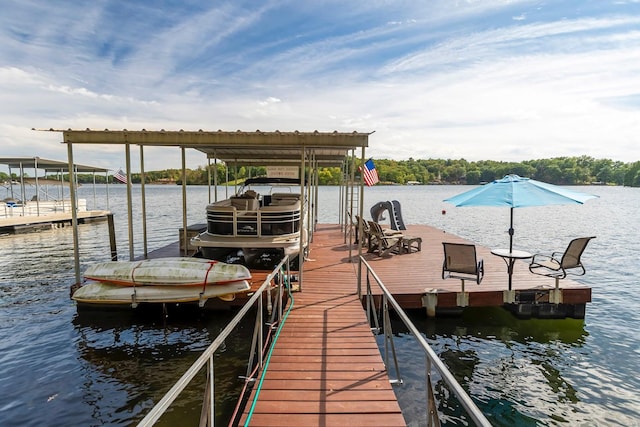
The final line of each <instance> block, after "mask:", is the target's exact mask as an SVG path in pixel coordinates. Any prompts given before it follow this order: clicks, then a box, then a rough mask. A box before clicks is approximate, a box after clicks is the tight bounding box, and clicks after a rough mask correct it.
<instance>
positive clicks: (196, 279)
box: [84, 257, 251, 286]
mask: <svg viewBox="0 0 640 427" xmlns="http://www.w3.org/2000/svg"><path fill="white" fill-rule="evenodd" d="M84 277H85V279H89V280H96V281H99V282H107V283H112V284H118V285H123V286H133V285H136V286H138V285H155V286H163V285H169V286H176V285H183V286H196V285H200V286H202V285H205V284H207V285H213V284H224V283H229V282H237V281H239V280H249V279H251V272H250V271H249V270H248V269H247V267H245V266H243V265H239V264H225V263H223V262H219V261H213V260H209V259H203V258H188V257H169V258H155V259H145V260H141V261H107V262H101V263H97V264H93V265H90V266H89V267H88V268H87V270H86V271H85V272H84Z"/></svg>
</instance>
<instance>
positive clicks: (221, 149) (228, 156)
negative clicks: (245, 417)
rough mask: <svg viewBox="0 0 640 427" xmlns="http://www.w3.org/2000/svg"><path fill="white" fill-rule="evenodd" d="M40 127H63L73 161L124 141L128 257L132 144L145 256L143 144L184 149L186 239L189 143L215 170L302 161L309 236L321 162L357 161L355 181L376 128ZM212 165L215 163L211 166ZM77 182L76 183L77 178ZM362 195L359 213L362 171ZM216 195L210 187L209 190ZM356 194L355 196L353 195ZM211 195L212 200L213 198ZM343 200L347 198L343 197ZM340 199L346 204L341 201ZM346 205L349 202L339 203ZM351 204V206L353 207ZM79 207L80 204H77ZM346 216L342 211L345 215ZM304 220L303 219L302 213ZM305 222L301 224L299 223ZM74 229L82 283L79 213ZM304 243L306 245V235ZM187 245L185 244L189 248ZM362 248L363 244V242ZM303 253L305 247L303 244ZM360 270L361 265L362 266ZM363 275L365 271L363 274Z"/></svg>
mask: <svg viewBox="0 0 640 427" xmlns="http://www.w3.org/2000/svg"><path fill="white" fill-rule="evenodd" d="M40 131H48V132H58V133H61V134H62V136H63V141H62V143H63V144H66V145H67V156H68V163H69V165H72V164H73V145H74V144H107V145H121V146H123V147H124V150H125V162H126V174H127V184H126V185H127V213H128V226H129V258H130V259H131V260H133V259H134V244H133V243H134V239H133V224H132V211H133V209H132V191H131V146H132V145H133V146H136V145H137V146H138V147H139V149H140V171H141V172H140V175H141V184H142V187H141V189H142V191H141V196H142V217H143V218H142V227H143V230H142V234H143V243H144V257H145V258H146V257H147V234H146V208H145V200H144V199H145V193H144V184H145V180H144V147H177V148H179V149H180V150H181V154H182V205H183V206H182V211H183V227H182V230H183V233H184V235H183V236H182V237H183V238H184V241H185V242H187V241H188V240H187V201H186V158H185V157H186V155H185V151H186V149H195V150H198V151H200V152H202V153H204V154H205V155H206V157H207V159H208V161H209V166H211V160H214V165H213V166H214V172H215V171H216V167H217V161H218V160H220V161H222V162H224V163H225V164H227V166H236V167H237V166H297V167H299V170H300V171H301V172H302V173H301V176H302V178H304V179H301V180H300V182H301V184H300V190H301V196H302V199H301V200H304V199H305V192H306V193H308V195H309V198H310V200H309V203H310V205H309V206H313V207H314V209H315V210H310V211H309V213H310V215H311V218H310V220H309V226H310V230H309V231H310V233H309V239H310V241H311V239H312V232H313V228H314V227H315V224H316V221H317V209H318V204H317V203H316V202H317V184H318V174H317V170H318V168H319V167H342V168H345V164H346V163H347V162H349V161H350V162H351V164H352V168H351V169H352V172H351V176H352V179H351V180H349V181H350V182H351V183H353V176H354V171H353V165H354V164H355V153H356V150H357V149H360V150H361V162H362V163H364V159H365V150H366V148H367V147H368V145H369V136H370V135H371V134H372V133H373V132H356V131H354V132H338V131H333V132H319V131H317V130H316V131H313V132H300V131H297V130H295V131H290V132H281V131H279V130H276V131H273V132H263V131H260V130H256V131H253V132H246V131H241V130H237V131H222V130H218V131H203V130H201V129H200V130H197V131H185V130H179V131H166V130H163V129H162V130H159V131H150V130H146V129H142V130H139V131H137V130H134V131H130V130H127V129H123V130H109V129H104V130H92V129H88V128H87V129H84V130H74V129H53V128H52V129H40ZM208 170H210V168H208ZM213 178H214V189H215V190H214V191H215V200H217V173H214V176H213ZM208 181H209V185H211V176H209V179H208ZM312 184H313V185H314V188H315V190H314V191H311V187H310V185H312ZM72 186H73V183H72ZM359 187H360V196H359V197H358V199H357V200H358V204H359V207H358V210H359V212H360V215H361V216H362V214H363V205H362V201H363V192H364V182H363V180H362V177H360V182H359ZM209 198H210V199H211V191H210V192H209ZM352 200H353V198H352ZM210 201H211V200H210ZM341 202H342V198H341ZM340 205H341V204H340ZM340 208H341V211H344V210H345V209H344V206H342V205H341V206H340ZM351 209H352V207H351ZM74 212H75V207H74ZM341 217H342V215H341ZM301 221H302V219H301ZM302 228H303V226H302V224H301V227H300V229H301V230H302ZM73 229H74V251H75V271H76V283H80V262H79V255H78V230H77V217H76V216H75V214H74V217H73ZM300 240H301V245H302V240H303V239H300ZM187 246H188V245H186V244H185V249H186V247H187ZM359 251H361V248H359ZM300 253H301V254H303V253H304V252H303V248H302V247H301V251H300ZM303 258H304V257H303V256H300V257H299V259H300V268H299V274H300V281H302V277H301V275H302V261H303ZM359 270H360V269H359ZM358 281H360V277H359V278H358Z"/></svg>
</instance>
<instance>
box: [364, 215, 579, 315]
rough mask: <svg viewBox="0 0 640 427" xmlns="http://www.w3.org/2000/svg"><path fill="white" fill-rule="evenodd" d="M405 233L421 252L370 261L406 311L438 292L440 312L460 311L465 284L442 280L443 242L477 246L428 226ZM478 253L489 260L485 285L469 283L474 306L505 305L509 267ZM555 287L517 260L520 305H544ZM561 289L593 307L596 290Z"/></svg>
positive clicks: (568, 285) (567, 283)
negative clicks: (532, 300) (522, 302)
mask: <svg viewBox="0 0 640 427" xmlns="http://www.w3.org/2000/svg"><path fill="white" fill-rule="evenodd" d="M405 233H406V234H409V235H412V236H420V237H421V238H422V250H421V251H419V252H412V253H410V254H406V253H405V254H402V255H392V256H389V257H379V256H377V255H375V254H366V255H365V259H366V260H367V262H368V263H369V264H370V265H371V266H372V268H373V269H374V270H375V272H376V274H377V275H378V276H379V277H380V279H381V280H382V281H383V282H384V284H385V285H386V286H387V288H388V289H389V291H390V292H391V293H392V294H393V295H394V297H395V299H396V301H398V303H399V304H400V305H401V306H402V307H403V308H406V309H414V308H422V307H423V301H422V295H424V294H425V293H427V292H434V293H437V295H438V307H441V308H453V307H456V305H457V304H456V292H460V290H461V283H460V280H457V279H447V280H443V279H442V261H443V256H444V255H443V248H442V242H444V241H446V242H460V243H474V242H470V241H468V240H465V239H462V238H461V237H458V236H456V235H454V234H450V233H445V232H443V231H442V230H439V229H437V228H434V227H429V226H426V225H415V226H410V227H408V230H407V231H406V232H405ZM355 251H357V248H356V249H355V250H354V253H355V254H356V255H357V252H355ZM476 251H477V254H478V258H482V259H483V260H484V269H485V274H484V279H483V280H482V283H481V284H480V285H477V284H476V283H475V282H473V281H467V282H466V283H465V291H467V292H469V306H476V307H479V306H502V305H503V304H504V300H503V298H504V293H503V291H505V290H507V289H508V275H507V266H506V264H505V262H504V261H503V259H502V258H500V257H497V256H495V255H492V254H491V249H490V248H487V247H483V246H479V245H476ZM587 274H588V273H587ZM554 287H555V281H554V279H552V278H549V277H544V276H539V275H535V274H532V273H531V272H530V271H529V269H528V263H527V261H526V260H525V261H516V263H515V265H514V269H513V283H512V289H513V290H515V293H516V298H517V299H518V300H520V299H522V300H524V299H525V296H526V297H527V298H529V297H534V298H538V300H537V302H539V303H540V302H545V301H544V299H545V298H548V292H549V290H550V289H553V288H554ZM560 289H562V297H563V303H564V304H574V305H580V304H586V303H588V302H591V288H590V287H588V286H585V285H582V284H580V283H578V282H576V281H574V280H571V279H563V280H561V281H560ZM374 293H375V291H374Z"/></svg>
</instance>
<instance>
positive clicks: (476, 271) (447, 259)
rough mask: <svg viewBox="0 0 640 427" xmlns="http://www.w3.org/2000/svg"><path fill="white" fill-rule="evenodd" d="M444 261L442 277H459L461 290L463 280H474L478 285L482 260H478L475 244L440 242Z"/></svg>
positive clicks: (481, 276) (482, 265)
mask: <svg viewBox="0 0 640 427" xmlns="http://www.w3.org/2000/svg"><path fill="white" fill-rule="evenodd" d="M442 246H443V248H444V262H443V264H442V278H443V279H449V278H451V279H460V280H461V281H462V292H464V281H465V280H474V281H475V282H476V283H477V284H478V285H479V284H480V282H482V278H483V277H484V261H483V260H482V259H481V260H479V261H478V259H477V257H476V247H475V245H469V244H466V243H449V242H442Z"/></svg>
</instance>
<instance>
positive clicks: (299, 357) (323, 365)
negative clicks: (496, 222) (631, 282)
mask: <svg viewBox="0 0 640 427" xmlns="http://www.w3.org/2000/svg"><path fill="white" fill-rule="evenodd" d="M406 234H407V235H411V236H415V237H420V238H421V239H422V245H421V250H420V251H416V250H414V251H412V252H411V253H403V254H393V255H390V256H385V257H379V256H377V255H375V254H369V253H366V251H365V252H364V253H363V254H364V257H365V259H366V260H367V261H368V263H369V264H370V265H371V266H372V267H373V269H374V270H375V272H376V274H377V275H378V276H379V277H380V278H381V280H382V281H383V282H384V284H385V285H386V286H387V288H388V289H389V290H390V291H391V293H392V294H393V295H394V297H395V299H396V300H397V301H398V302H399V303H400V305H401V306H402V307H403V308H407V309H414V308H422V307H423V295H424V294H425V293H429V292H432V293H436V294H437V296H438V307H440V308H456V307H457V300H456V293H458V292H459V291H460V281H459V280H456V279H449V280H443V279H442V277H441V274H442V273H441V272H442V259H443V248H442V242H443V241H448V242H465V243H473V242H469V241H466V240H464V239H462V238H460V237H458V236H455V235H453V234H448V233H444V232H443V231H442V230H439V229H436V228H433V227H429V226H411V227H409V230H407V231H406ZM344 241H345V238H344V235H343V233H342V231H341V229H340V226H338V225H319V226H318V230H317V231H316V232H315V234H314V240H313V242H312V245H311V252H310V254H309V258H310V260H309V261H307V262H305V264H304V271H303V278H302V289H301V291H300V292H296V293H294V294H293V299H294V303H293V308H292V310H291V312H290V314H289V316H288V318H287V320H286V322H285V325H284V327H283V329H282V331H281V334H280V336H279V337H278V339H277V343H276V345H275V348H274V351H273V353H272V355H271V358H270V360H269V364H268V366H267V369H266V373H265V375H264V379H263V381H262V383H261V386H260V391H259V393H258V396H257V400H256V403H255V405H252V401H253V399H254V398H255V397H256V396H255V395H256V392H257V390H258V387H257V386H255V387H254V390H253V392H252V396H251V398H250V399H249V403H248V404H247V406H246V409H245V412H244V413H243V415H242V420H241V425H244V423H245V421H246V420H247V418H248V417H249V413H251V416H250V419H249V425H251V426H288V425H296V426H301V425H305V426H306V425H309V426H311V425H313V426H320V425H321V426H345V425H347V426H379V425H385V426H396V425H406V424H405V421H404V419H403V417H402V413H401V410H400V408H399V406H398V403H397V401H396V398H395V395H394V392H393V389H392V388H391V385H390V383H389V378H388V376H387V373H386V371H385V367H384V364H383V361H382V357H381V355H380V351H379V349H378V346H377V344H376V340H375V337H374V336H373V334H372V332H371V330H370V328H369V324H368V323H367V320H366V315H365V312H364V310H363V308H362V305H361V303H360V301H359V300H358V297H357V289H356V286H357V284H356V282H357V272H356V269H357V265H358V264H357V255H358V252H357V245H355V244H350V243H347V244H345V243H344ZM350 247H351V249H352V251H351V257H349V248H350ZM476 248H477V252H478V256H479V257H481V258H483V259H484V266H485V276H484V280H483V281H482V283H481V284H480V285H476V284H475V283H472V282H467V285H466V289H465V290H466V291H467V292H469V305H470V306H503V305H504V300H503V297H504V294H503V291H505V290H506V289H507V287H508V278H507V267H506V265H505V263H504V261H503V260H502V259H501V258H499V257H496V256H494V255H492V254H491V252H490V249H489V248H486V247H482V246H478V245H476ZM178 251H179V246H178V243H177V242H176V243H175V244H174V245H170V246H168V247H166V248H163V249H162V250H159V251H154V252H153V253H151V254H150V257H158V256H176V255H177V253H178ZM266 275H267V273H266V272H256V274H255V275H254V278H253V283H252V285H253V286H254V287H258V286H259V285H260V284H261V283H262V281H263V280H264V278H265V277H266ZM363 283H364V280H363ZM363 286H364V285H363ZM553 287H554V280H553V279H551V278H547V277H543V276H537V275H534V274H531V273H530V272H529V270H528V268H527V263H526V262H525V261H517V262H516V264H515V268H514V273H513V289H514V290H515V291H516V293H521V294H522V293H527V292H529V293H533V294H534V295H535V296H536V298H538V294H540V295H541V296H542V299H538V300H536V301H533V303H534V304H536V303H542V305H546V306H549V307H553V306H555V305H554V304H545V300H544V295H545V292H548V290H549V289H552V288H553ZM560 287H561V289H562V294H563V300H564V303H565V304H576V305H578V306H579V305H583V306H584V305H586V303H588V302H590V301H591V288H589V287H588V286H585V285H582V284H580V283H577V282H575V281H572V280H569V279H564V280H561V281H560ZM374 292H375V291H374ZM244 301H246V298H245V297H239V298H238V299H236V301H234V302H232V303H231V304H233V305H237V304H242V303H243V302H244Z"/></svg>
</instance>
